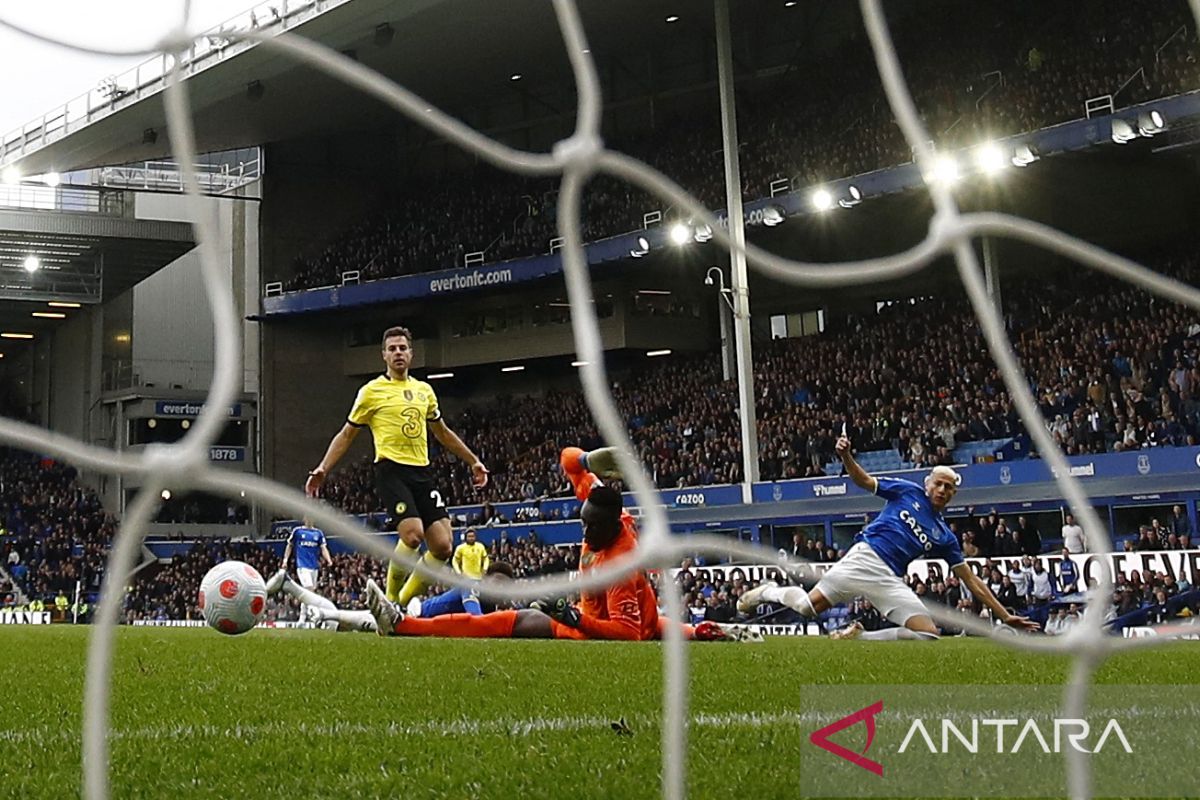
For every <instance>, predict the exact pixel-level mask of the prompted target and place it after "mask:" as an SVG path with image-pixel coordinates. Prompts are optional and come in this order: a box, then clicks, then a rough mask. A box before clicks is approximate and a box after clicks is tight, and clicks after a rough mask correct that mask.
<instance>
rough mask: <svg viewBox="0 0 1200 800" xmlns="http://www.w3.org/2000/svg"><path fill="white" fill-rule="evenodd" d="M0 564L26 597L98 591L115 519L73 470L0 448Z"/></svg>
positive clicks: (3, 593) (45, 598) (2, 593)
mask: <svg viewBox="0 0 1200 800" xmlns="http://www.w3.org/2000/svg"><path fill="white" fill-rule="evenodd" d="M0 509H2V513H3V520H2V525H0V564H3V566H4V568H5V570H6V571H7V572H8V574H9V575H11V576H12V580H13V581H14V582H15V584H16V585H15V586H13V587H10V588H9V590H8V591H0V598H6V597H7V596H8V595H9V594H12V595H14V596H15V594H16V592H15V590H16V589H19V590H20V591H21V592H23V593H24V594H25V596H26V597H27V598H28V599H29V600H30V601H36V600H40V601H44V602H47V603H49V602H52V601H53V600H54V598H55V597H56V596H57V595H59V594H60V593H63V594H66V595H67V596H69V597H74V593H75V587H76V583H77V582H78V583H79V584H80V587H81V589H82V591H83V592H84V593H85V594H92V593H95V592H99V590H100V584H101V581H102V579H103V575H104V564H105V561H106V560H107V558H108V546H109V542H110V541H111V539H112V536H113V533H114V532H115V531H116V526H117V523H116V521H115V520H114V519H113V518H112V517H111V516H110V515H108V514H107V513H105V511H104V509H103V507H102V506H101V504H100V500H99V498H98V497H97V496H96V494H95V493H94V492H92V491H91V490H89V489H86V488H84V487H83V486H81V485H79V483H78V482H77V481H76V472H75V469H74V468H73V467H71V466H69V465H67V464H63V463H60V462H57V461H55V460H53V459H50V458H43V457H40V456H36V455H33V454H30V453H25V452H21V451H16V450H8V449H4V450H0Z"/></svg>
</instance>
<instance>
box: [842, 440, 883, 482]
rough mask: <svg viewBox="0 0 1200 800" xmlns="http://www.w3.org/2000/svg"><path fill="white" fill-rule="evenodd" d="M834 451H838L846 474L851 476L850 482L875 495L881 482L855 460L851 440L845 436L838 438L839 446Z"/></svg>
mask: <svg viewBox="0 0 1200 800" xmlns="http://www.w3.org/2000/svg"><path fill="white" fill-rule="evenodd" d="M834 450H836V451H837V454H838V458H840V459H841V460H842V466H844V467H845V468H846V474H847V475H849V476H850V480H852V481H854V484H855V485H856V486H858V487H859V488H860V489H866V490H867V491H868V492H870V493H871V494H875V489H876V487H878V486H879V481H877V480H875V478H874V477H873V476H872V475H871V474H870V473H869V472H867V471H866V470H865V469H863V468H862V467H861V466H859V464H858V462H857V461H855V460H854V454H853V453H852V452H850V440H849V439H848V438H846V437H845V436H840V437H838V440H837V444H836V445H834Z"/></svg>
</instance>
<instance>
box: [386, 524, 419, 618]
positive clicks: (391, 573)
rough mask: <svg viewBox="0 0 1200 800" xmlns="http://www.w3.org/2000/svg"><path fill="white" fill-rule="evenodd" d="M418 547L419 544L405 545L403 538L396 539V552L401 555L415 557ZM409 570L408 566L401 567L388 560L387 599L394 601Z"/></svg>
mask: <svg viewBox="0 0 1200 800" xmlns="http://www.w3.org/2000/svg"><path fill="white" fill-rule="evenodd" d="M418 549H419V545H418V547H409V546H408V545H406V544H405V543H404V540H403V539H397V540H396V552H397V553H399V554H400V555H402V556H409V557H410V558H416V557H417V550H418ZM409 572H411V570H409V569H408V567H401V566H398V565H397V564H393V563H392V562H391V561H389V562H388V571H387V599H388V600H391V601H392V602H393V603H394V602H396V598H398V597H399V596H400V588H401V587H402V586H404V581H405V580H407V579H408V573H409Z"/></svg>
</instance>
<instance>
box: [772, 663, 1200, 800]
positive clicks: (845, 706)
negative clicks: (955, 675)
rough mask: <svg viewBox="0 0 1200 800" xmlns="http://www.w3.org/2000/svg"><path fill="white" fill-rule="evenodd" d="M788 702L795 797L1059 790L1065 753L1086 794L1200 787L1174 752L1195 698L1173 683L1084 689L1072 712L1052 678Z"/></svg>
mask: <svg viewBox="0 0 1200 800" xmlns="http://www.w3.org/2000/svg"><path fill="white" fill-rule="evenodd" d="M930 676H931V677H935V678H936V676H937V672H936V670H935V669H932V670H931V671H930ZM796 702H797V706H798V707H797V709H796V715H795V717H794V719H795V722H796V725H797V727H798V728H799V729H800V731H799V734H800V735H799V736H797V737H796V739H795V741H794V742H793V746H794V747H797V748H798V749H799V751H800V752H799V756H800V757H799V763H800V780H799V783H800V785H799V787H798V789H799V791H798V795H799V796H802V797H1066V796H1068V788H1069V787H1068V785H1067V777H1066V776H1067V755H1068V754H1069V753H1071V752H1076V753H1079V754H1081V755H1082V757H1083V758H1084V759H1085V760H1086V764H1087V767H1088V769H1089V771H1090V774H1091V791H1092V793H1093V795H1094V796H1097V797H1196V796H1198V795H1200V783H1198V782H1197V780H1196V768H1195V763H1194V762H1195V760H1194V759H1192V758H1189V757H1187V756H1186V755H1185V754H1184V753H1186V752H1188V751H1189V749H1190V747H1191V745H1192V744H1193V743H1194V742H1196V741H1198V739H1197V737H1198V736H1200V698H1197V697H1195V696H1191V695H1188V694H1186V693H1181V692H1180V687H1179V686H1145V685H1141V686H1132V685H1131V686H1115V685H1097V686H1093V687H1091V688H1090V689H1089V691H1088V701H1087V708H1086V710H1085V711H1084V712H1083V714H1082V715H1080V716H1078V717H1076V716H1072V715H1069V714H1067V713H1065V712H1064V710H1063V709H1062V702H1063V690H1062V687H1061V686H1060V685H1049V686H1047V685H1041V686H966V685H953V684H951V685H924V686H918V685H907V686H842V685H829V686H802V687H800V690H799V692H798V693H797V701H796ZM1181 747H1182V748H1183V749H1182V751H1181V749H1180V748H1181Z"/></svg>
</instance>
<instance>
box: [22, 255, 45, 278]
mask: <svg viewBox="0 0 1200 800" xmlns="http://www.w3.org/2000/svg"><path fill="white" fill-rule="evenodd" d="M21 266H22V267H24V268H25V271H26V272H28V273H30V274H32V273H34V272H37V271H38V270H39V269H41V268H42V260H41V259H40V258H38V257H37V256H35V255H33V254H30V255H27V256H25V260H24V261H22V262H21Z"/></svg>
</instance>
